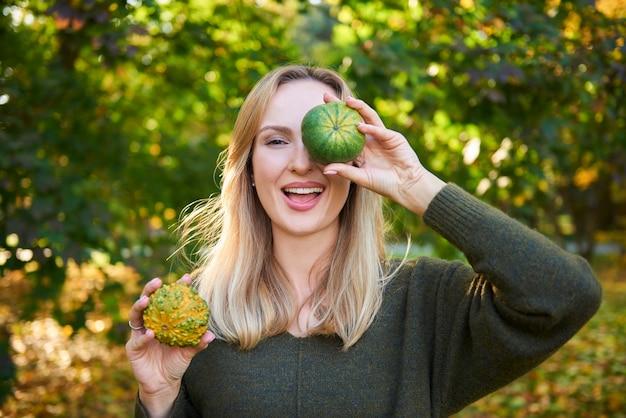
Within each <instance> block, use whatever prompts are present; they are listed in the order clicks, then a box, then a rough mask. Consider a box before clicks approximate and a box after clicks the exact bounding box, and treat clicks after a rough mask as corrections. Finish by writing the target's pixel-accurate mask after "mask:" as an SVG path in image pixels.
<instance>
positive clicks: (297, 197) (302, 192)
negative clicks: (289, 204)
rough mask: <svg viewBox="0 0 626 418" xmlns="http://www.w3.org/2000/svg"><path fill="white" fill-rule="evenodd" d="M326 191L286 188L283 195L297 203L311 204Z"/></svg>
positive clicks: (319, 188)
mask: <svg viewBox="0 0 626 418" xmlns="http://www.w3.org/2000/svg"><path fill="white" fill-rule="evenodd" d="M323 191H324V188H323V187H285V188H284V189H283V193H284V194H285V196H287V198H288V199H289V200H291V201H293V202H296V203H306V202H310V201H312V200H313V199H315V198H316V197H317V196H319V195H320V194H321V193H322V192H323Z"/></svg>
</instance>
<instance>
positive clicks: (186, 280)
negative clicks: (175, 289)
mask: <svg viewBox="0 0 626 418" xmlns="http://www.w3.org/2000/svg"><path fill="white" fill-rule="evenodd" d="M177 282H179V283H185V284H186V285H188V286H189V285H190V284H191V275H189V274H183V277H181V278H180V279H178V280H177Z"/></svg>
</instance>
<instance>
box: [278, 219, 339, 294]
mask: <svg viewBox="0 0 626 418" xmlns="http://www.w3.org/2000/svg"><path fill="white" fill-rule="evenodd" d="M337 236H338V230H337V229H333V230H331V231H324V232H320V233H317V234H314V235H307V236H285V234H281V233H280V232H278V231H274V254H275V256H276V260H277V261H278V263H279V264H280V266H281V268H282V269H283V271H284V272H285V274H286V275H287V278H288V279H289V281H290V283H291V285H292V286H293V289H294V291H295V295H294V296H295V297H296V298H297V300H298V305H299V306H302V304H303V303H304V301H305V300H306V299H307V298H308V297H309V296H310V295H311V293H312V292H313V291H314V290H315V289H317V287H318V285H319V282H320V280H321V277H322V271H321V270H320V267H322V266H324V265H325V260H326V259H327V258H328V257H329V256H330V254H331V252H332V251H333V250H334V247H335V244H336V242H337Z"/></svg>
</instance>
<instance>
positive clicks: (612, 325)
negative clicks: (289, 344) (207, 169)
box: [0, 257, 626, 418]
mask: <svg viewBox="0 0 626 418" xmlns="http://www.w3.org/2000/svg"><path fill="white" fill-rule="evenodd" d="M594 266H595V268H596V271H597V273H598V275H599V277H600V278H601V281H602V285H603V288H604V301H603V304H602V306H601V308H600V310H599V312H598V313H597V315H596V316H595V317H594V318H592V319H591V321H590V322H589V323H588V324H587V325H586V326H585V327H584V328H583V329H582V330H581V331H580V332H579V333H578V334H577V335H576V336H574V338H572V339H571V340H570V341H569V342H568V343H567V344H566V345H565V346H564V347H563V348H562V349H560V350H559V351H558V352H557V353H555V354H554V355H553V356H552V357H551V358H550V359H548V360H547V361H546V362H545V363H543V364H542V365H541V366H539V367H538V368H536V369H535V370H533V371H532V372H530V373H529V374H527V375H526V376H524V377H522V378H520V379H518V380H516V381H515V382H513V383H511V384H510V385H508V386H506V387H504V388H502V389H500V390H498V391H497V392H494V393H493V394H491V395H489V396H487V397H486V398H484V399H481V400H480V401H478V402H476V403H474V404H473V405H471V406H469V407H467V408H466V409H465V410H463V411H462V412H460V413H459V414H457V415H456V416H455V417H456V418H467V417H473V418H482V417H551V418H552V417H583V418H584V417H590V418H591V417H593V418H601V417H605V418H620V417H626V412H625V411H626V257H621V258H607V259H603V260H599V261H598V263H596V264H594ZM123 276H124V277H126V278H128V275H126V273H124V274H123ZM24 280H25V279H23V278H20V277H18V276H16V277H5V278H3V279H2V280H0V287H1V288H2V289H0V318H3V319H4V321H5V323H4V325H5V326H7V327H8V328H9V329H10V330H11V334H12V337H11V349H12V358H13V362H14V363H15V364H16V365H17V366H18V372H17V379H16V382H15V385H14V388H13V390H14V396H13V397H11V398H9V399H8V401H7V402H5V404H4V405H2V407H0V417H20V418H22V417H57V416H62V417H69V418H71V417H91V416H97V417H101V418H109V417H111V418H114V417H127V416H132V415H133V409H134V400H135V394H136V383H135V380H134V377H133V375H132V372H131V369H130V366H129V364H128V361H127V360H126V356H125V353H124V347H123V345H121V344H114V343H111V342H109V341H107V340H106V339H104V338H103V336H102V335H101V333H96V332H92V331H89V330H87V329H83V330H81V331H79V332H78V333H74V334H73V333H72V330H71V329H68V328H67V327H62V326H60V325H59V324H57V323H56V322H55V321H54V320H52V319H51V318H49V317H46V316H42V317H40V318H37V319H35V320H32V321H20V320H18V319H17V315H16V312H17V310H18V309H19V302H18V301H19V300H20V295H23V294H25V288H26V286H27V284H26V283H25V282H24ZM81 280H83V281H84V280H86V278H85V276H84V274H83V276H82V279H81ZM72 293H75V292H72ZM134 297H136V294H133V295H128V299H129V300H131V301H132V300H133V298H134ZM0 322H1V321H0ZM0 325H1V324H0Z"/></svg>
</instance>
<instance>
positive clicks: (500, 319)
mask: <svg viewBox="0 0 626 418" xmlns="http://www.w3.org/2000/svg"><path fill="white" fill-rule="evenodd" d="M424 221H425V222H426V223H427V224H428V225H429V226H430V227H432V228H433V229H434V230H436V231H437V232H438V233H440V234H441V235H442V236H443V237H445V238H446V239H448V240H449V241H450V242H451V243H452V244H454V245H455V246H457V247H458V248H459V249H460V250H462V251H463V252H464V254H465V255H466V257H467V259H468V261H469V263H470V264H471V266H472V267H470V266H468V265H467V264H465V263H462V262H460V261H454V262H450V261H444V260H439V259H433V258H428V257H421V258H419V259H417V260H415V261H411V262H407V263H405V265H404V266H403V267H402V268H401V271H400V272H399V274H398V275H397V277H395V278H394V279H393V280H392V281H391V282H390V283H389V284H388V286H387V288H386V289H385V291H384V301H383V304H382V307H381V309H380V311H379V313H378V315H377V317H376V320H375V322H374V324H373V325H372V326H371V327H370V328H369V329H368V330H367V332H366V333H365V334H364V335H363V337H362V338H361V339H360V340H359V341H358V342H357V343H356V344H355V345H354V346H353V347H351V348H350V349H349V350H348V351H347V352H342V351H341V341H340V340H339V339H338V338H335V337H320V336H317V337H307V338H296V337H294V336H292V335H290V334H287V333H285V334H281V335H277V336H275V337H271V338H267V339H265V340H264V341H262V342H261V343H260V344H259V345H258V346H257V347H256V348H255V349H253V350H251V351H240V350H238V348H237V347H236V346H234V345H231V344H227V343H225V342H223V341H214V342H213V343H211V344H210V345H209V347H208V348H207V349H205V350H203V351H202V352H200V353H199V354H197V355H196V356H195V357H194V359H193V361H192V363H191V365H190V367H189V369H188V370H187V372H186V374H185V376H184V378H183V384H182V388H181V391H180V394H179V396H178V398H177V400H176V402H175V404H174V410H173V412H172V416H175V417H239V418H241V417H446V416H449V415H451V414H453V413H455V412H457V411H459V410H461V409H462V408H463V407H465V406H466V405H468V404H470V403H472V402H473V401H475V400H477V399H479V398H481V397H483V396H485V395H486V394H488V393H490V392H492V391H494V390H496V389H498V388H500V387H502V386H504V385H506V384H507V383H509V382H511V381H512V380H514V379H516V378H517V377H519V376H521V375H523V374H524V373H526V372H528V371H529V370H530V369H532V368H533V367H535V366H537V365H538V364H540V363H541V362H542V361H544V360H545V359H546V358H547V357H548V356H550V355H551V354H552V353H554V351H555V350H557V349H558V348H559V347H560V346H562V345H563V344H564V343H565V342H566V341H567V340H568V339H569V338H571V337H572V336H573V335H574V334H575V333H576V332H577V331H578V330H579V329H580V328H581V327H582V326H583V325H584V324H585V323H586V322H587V321H588V320H589V318H591V316H592V315H593V314H594V313H595V312H596V311H597V309H598V307H599V305H600V301H601V288H600V286H599V284H598V282H597V280H596V278H595V276H594V274H593V272H592V271H591V269H590V267H589V265H588V264H587V263H586V262H585V261H584V260H583V259H581V258H580V257H578V256H575V255H573V254H570V253H567V252H565V251H563V250H562V249H561V248H559V247H558V246H556V245H554V244H553V243H551V242H550V241H549V240H548V239H546V238H545V237H543V236H542V235H540V234H538V233H536V232H534V231H532V230H530V229H528V228H527V227H525V226H523V225H522V224H520V223H518V222H517V221H514V220H512V219H511V218H509V217H507V216H506V215H504V214H503V213H502V212H500V211H498V210H496V209H494V208H492V207H490V206H488V205H486V204H484V203H482V202H481V201H479V200H478V199H476V198H474V197H472V196H471V195H470V194H468V193H466V192H464V191H463V190H461V189H460V188H459V187H457V186H455V185H451V184H449V185H447V186H446V187H445V188H444V189H443V190H442V191H441V192H440V193H439V194H438V195H437V196H436V198H435V199H434V201H433V202H432V203H431V204H430V206H429V208H428V210H427V212H426V214H425V215H424ZM136 415H137V416H145V411H144V410H143V409H142V406H141V404H140V402H137V408H136Z"/></svg>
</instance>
